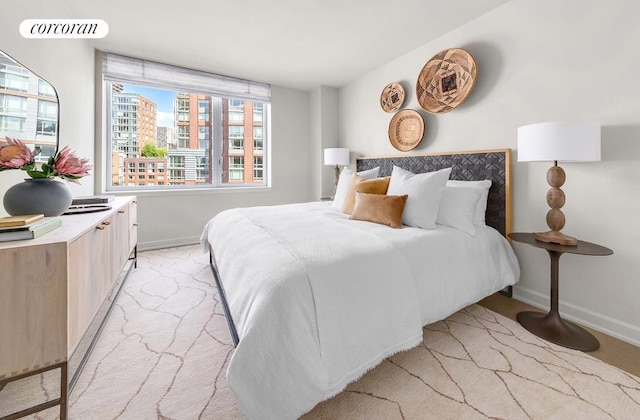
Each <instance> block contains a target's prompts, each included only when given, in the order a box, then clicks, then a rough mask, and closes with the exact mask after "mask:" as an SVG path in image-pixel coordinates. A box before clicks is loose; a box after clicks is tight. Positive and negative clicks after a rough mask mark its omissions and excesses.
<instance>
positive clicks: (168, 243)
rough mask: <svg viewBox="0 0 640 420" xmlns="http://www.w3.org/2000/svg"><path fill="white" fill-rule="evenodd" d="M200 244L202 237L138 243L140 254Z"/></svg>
mask: <svg viewBox="0 0 640 420" xmlns="http://www.w3.org/2000/svg"><path fill="white" fill-rule="evenodd" d="M199 243H200V236H185V237H183V238H171V239H163V240H160V241H147V242H138V252H140V251H151V250H154V249H162V248H174V247H176V246H185V245H196V244H199Z"/></svg>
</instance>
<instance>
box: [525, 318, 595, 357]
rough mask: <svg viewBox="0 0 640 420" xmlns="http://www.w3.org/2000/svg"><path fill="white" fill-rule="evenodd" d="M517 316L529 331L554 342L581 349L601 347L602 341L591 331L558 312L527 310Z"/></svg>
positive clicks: (590, 349)
mask: <svg viewBox="0 0 640 420" xmlns="http://www.w3.org/2000/svg"><path fill="white" fill-rule="evenodd" d="M516 318H517V319H518V322H519V323H520V324H521V325H522V326H523V327H525V328H526V329H527V330H528V331H529V332H531V333H532V334H535V335H537V336H538V337H540V338H544V339H545V340H547V341H550V342H552V343H554V344H558V345H560V346H563V347H568V348H570V349H575V350H581V351H594V350H598V349H599V348H600V342H598V339H597V338H595V337H594V336H593V335H592V334H591V333H590V332H588V331H587V330H585V329H584V328H582V327H579V326H578V325H576V324H574V323H573V322H569V321H565V320H564V319H562V318H561V317H560V315H559V314H558V313H554V312H549V313H548V314H545V313H542V312H533V311H525V312H520V313H518V315H517V316H516Z"/></svg>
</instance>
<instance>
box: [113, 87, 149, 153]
mask: <svg viewBox="0 0 640 420" xmlns="http://www.w3.org/2000/svg"><path fill="white" fill-rule="evenodd" d="M112 103H113V105H112V114H113V115H112V120H111V121H112V124H111V125H112V134H111V136H112V141H113V148H114V149H115V150H118V151H120V152H123V153H124V154H125V156H126V157H128V158H134V157H138V156H140V151H141V150H142V148H143V147H144V145H145V144H146V143H152V144H154V145H155V144H156V118H157V112H156V104H155V103H153V102H151V101H150V100H148V99H147V98H145V97H143V96H141V95H139V94H137V93H130V92H117V91H115V90H114V92H112Z"/></svg>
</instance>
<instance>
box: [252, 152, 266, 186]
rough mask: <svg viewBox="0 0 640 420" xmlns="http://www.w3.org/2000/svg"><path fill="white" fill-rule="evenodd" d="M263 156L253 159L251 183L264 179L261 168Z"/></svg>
mask: <svg viewBox="0 0 640 420" xmlns="http://www.w3.org/2000/svg"><path fill="white" fill-rule="evenodd" d="M262 159H263V156H254V157H253V182H256V181H262V179H263V178H264V169H263V167H262V162H263V160H262Z"/></svg>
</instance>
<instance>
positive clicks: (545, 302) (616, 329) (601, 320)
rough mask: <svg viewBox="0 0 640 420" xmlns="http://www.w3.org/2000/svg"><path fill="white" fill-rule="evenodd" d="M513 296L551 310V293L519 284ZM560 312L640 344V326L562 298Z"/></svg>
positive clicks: (572, 318) (589, 325)
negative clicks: (526, 287)
mask: <svg viewBox="0 0 640 420" xmlns="http://www.w3.org/2000/svg"><path fill="white" fill-rule="evenodd" d="M513 298H514V299H517V300H519V301H522V302H524V303H528V304H529V305H533V306H536V307H538V308H540V309H544V310H547V311H548V310H549V295H544V294H542V293H538V292H535V291H533V290H529V289H525V288H523V287H520V286H518V285H516V286H514V288H513ZM559 309H560V314H561V315H562V316H563V317H564V318H566V319H568V320H570V321H574V322H577V323H579V324H581V325H584V326H587V327H589V328H593V329H594V330H597V331H600V332H603V333H605V334H607V335H610V336H611V337H615V338H617V339H620V340H623V341H626V342H627V343H631V344H633V345H636V346H640V328H639V327H638V326H635V325H631V324H629V323H627V322H624V321H620V320H617V319H614V318H610V317H608V316H605V315H602V314H599V313H597V312H594V311H591V310H589V309H585V308H581V307H579V306H576V305H573V304H571V303H568V302H564V301H562V300H560V302H559Z"/></svg>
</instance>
